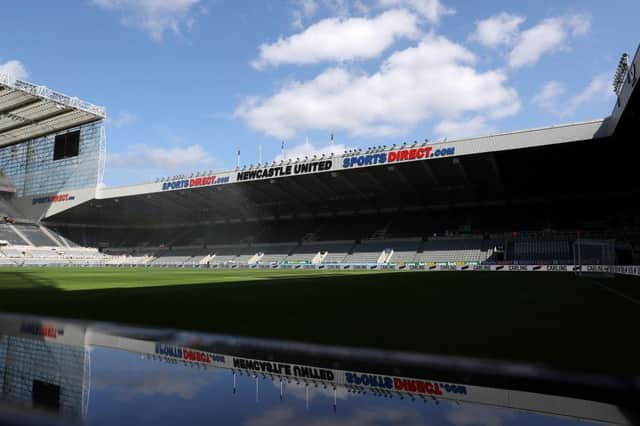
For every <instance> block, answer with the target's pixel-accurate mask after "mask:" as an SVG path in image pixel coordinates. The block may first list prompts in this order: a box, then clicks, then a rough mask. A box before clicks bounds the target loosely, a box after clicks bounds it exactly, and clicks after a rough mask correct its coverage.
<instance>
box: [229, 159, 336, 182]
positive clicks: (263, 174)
mask: <svg viewBox="0 0 640 426" xmlns="http://www.w3.org/2000/svg"><path fill="white" fill-rule="evenodd" d="M332 167H333V161H332V160H326V161H315V162H313V163H300V164H290V165H286V166H276V167H268V168H264V169H257V170H247V171H244V172H238V173H237V175H236V180H237V181H238V182H244V181H251V180H258V179H265V178H274V177H281V176H295V175H302V174H307V173H314V172H325V171H328V170H331V168H332Z"/></svg>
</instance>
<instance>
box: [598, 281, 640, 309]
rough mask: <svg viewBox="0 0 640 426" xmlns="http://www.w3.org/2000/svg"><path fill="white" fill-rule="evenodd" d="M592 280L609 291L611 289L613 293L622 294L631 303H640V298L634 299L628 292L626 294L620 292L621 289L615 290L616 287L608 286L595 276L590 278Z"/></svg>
mask: <svg viewBox="0 0 640 426" xmlns="http://www.w3.org/2000/svg"><path fill="white" fill-rule="evenodd" d="M590 281H591V282H593V283H594V284H596V285H598V286H600V287H602V288H603V289H605V290H607V291H610V292H611V293H613V294H617V295H618V296H620V297H624V298H625V299H627V300H628V301H629V302H631V303H635V304H636V305H640V300H636V299H634V298H633V297H631V296H627V295H626V294H624V293H622V292H620V291H618V290H615V289H613V288H611V287H608V286H606V285H604V284H602V283H601V282H600V281H598V280H595V279H593V278H591V279H590Z"/></svg>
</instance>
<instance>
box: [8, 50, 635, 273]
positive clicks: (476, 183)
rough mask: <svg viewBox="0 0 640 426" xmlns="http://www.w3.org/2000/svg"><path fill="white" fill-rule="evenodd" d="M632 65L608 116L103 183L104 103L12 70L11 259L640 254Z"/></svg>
mask: <svg viewBox="0 0 640 426" xmlns="http://www.w3.org/2000/svg"><path fill="white" fill-rule="evenodd" d="M637 67H640V55H639V54H638V53H636V55H635V57H634V59H633V61H632V62H631V63H630V64H628V65H625V66H623V67H622V70H623V71H624V73H622V80H621V82H620V84H619V85H618V86H617V88H616V93H617V95H618V99H617V102H616V104H615V106H614V108H613V111H612V113H611V115H610V116H609V117H607V118H605V119H602V120H594V121H588V122H582V123H573V124H567V125H559V126H552V127H545V128H539V129H532V130H524V131H518V132H511V133H505V134H496V135H490V136H485V137H478V138H472V139H465V140H454V141H445V142H438V143H433V144H431V143H428V142H427V141H425V142H422V141H420V142H418V141H416V142H412V143H408V144H402V145H398V146H395V145H394V146H392V147H386V146H384V147H372V148H369V149H366V150H357V151H349V152H345V153H335V154H332V155H323V156H320V157H315V156H314V157H313V158H305V159H291V160H289V161H282V162H279V163H275V162H272V163H264V164H258V165H251V166H249V167H247V166H244V167H242V168H237V169H236V170H231V171H226V172H220V173H214V172H212V171H207V172H201V173H193V174H191V175H190V176H175V177H172V178H166V179H158V180H157V181H156V182H152V183H145V184H140V185H130V186H124V187H113V188H99V187H98V183H99V181H100V178H101V174H102V166H103V161H104V132H103V124H102V123H103V119H104V111H103V110H102V109H101V108H98V107H95V106H92V105H89V104H86V103H83V102H80V101H78V100H77V99H73V98H68V97H66V96H63V95H60V94H57V93H55V92H51V91H50V90H48V89H44V88H41V87H37V86H33V85H30V84H28V83H25V82H21V81H19V80H14V81H11V80H10V79H8V78H4V79H2V80H0V88H1V91H0V112H2V115H1V117H2V118H1V120H0V145H2V146H1V147H0V169H2V170H3V172H4V173H5V175H6V177H7V180H9V181H11V184H12V185H13V190H14V191H15V194H13V193H11V192H5V195H4V196H3V199H2V200H1V202H2V204H1V206H0V207H2V208H3V209H4V216H5V217H11V218H15V217H18V218H19V219H21V220H18V222H17V223H12V222H11V221H9V220H5V223H2V224H0V242H1V243H2V245H3V247H0V251H2V253H3V254H4V256H3V257H2V258H1V259H0V263H1V264H65V265H67V264H81V265H94V264H107V265H144V266H191V267H208V266H232V267H288V268H292V267H327V268H330V267H342V266H344V265H347V264H348V265H351V266H352V267H393V268H396V267H407V268H424V269H448V268H454V269H455V268H472V267H474V266H478V265H501V264H508V265H514V264H517V265H575V264H579V265H583V264H584V265H612V264H618V265H632V264H637V263H638V261H640V212H639V211H638V205H637V202H636V200H637V194H638V193H639V192H640V187H639V186H638V180H637V179H636V176H635V167H636V165H635V161H636V160H635V159H636V157H637V154H638V150H639V148H638V146H637V144H636V143H635V141H634V136H635V135H637V133H638V123H639V122H640V121H639V120H638V108H639V107H638V103H639V102H640V101H639V97H640V94H639V93H638V90H637V88H636V86H637V74H636V68H637ZM3 186H5V187H7V186H9V185H8V184H7V183H5V184H3ZM12 220H13V219H12ZM14 222H15V220H14ZM43 224H46V227H45V226H42V225H43ZM54 230H55V232H54ZM76 244H79V245H81V246H85V247H99V248H101V249H103V250H102V253H98V252H96V250H95V249H94V250H92V249H83V248H80V247H77V246H76ZM569 270H571V268H569Z"/></svg>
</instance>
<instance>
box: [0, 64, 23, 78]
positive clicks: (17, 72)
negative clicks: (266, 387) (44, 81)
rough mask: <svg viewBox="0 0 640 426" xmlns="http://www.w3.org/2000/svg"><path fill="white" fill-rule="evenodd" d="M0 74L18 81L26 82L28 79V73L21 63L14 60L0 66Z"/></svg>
mask: <svg viewBox="0 0 640 426" xmlns="http://www.w3.org/2000/svg"><path fill="white" fill-rule="evenodd" d="M0 73H2V74H7V75H10V76H11V77H14V78H18V79H20V80H26V79H27V78H28V77H29V73H28V72H27V69H26V68H25V66H24V65H23V64H22V62H20V61H17V60H15V59H13V60H11V61H7V62H5V63H4V64H0Z"/></svg>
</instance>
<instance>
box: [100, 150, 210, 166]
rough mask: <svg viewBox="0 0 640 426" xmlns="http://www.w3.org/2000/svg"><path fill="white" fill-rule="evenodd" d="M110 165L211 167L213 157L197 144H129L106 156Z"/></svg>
mask: <svg viewBox="0 0 640 426" xmlns="http://www.w3.org/2000/svg"><path fill="white" fill-rule="evenodd" d="M107 163H108V165H109V166H111V167H117V168H139V167H140V168H148V169H164V170H167V171H170V170H176V169H178V168H182V169H190V168H194V167H198V166H201V167H211V166H212V165H213V164H214V163H215V159H214V158H213V157H212V156H211V155H210V154H209V153H208V152H207V151H206V150H205V149H204V148H203V147H202V146H201V145H198V144H195V145H189V146H185V147H175V148H163V147H155V146H149V145H145V144H136V145H131V146H130V147H129V148H128V150H127V151H126V152H124V153H111V154H109V156H108V158H107Z"/></svg>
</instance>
